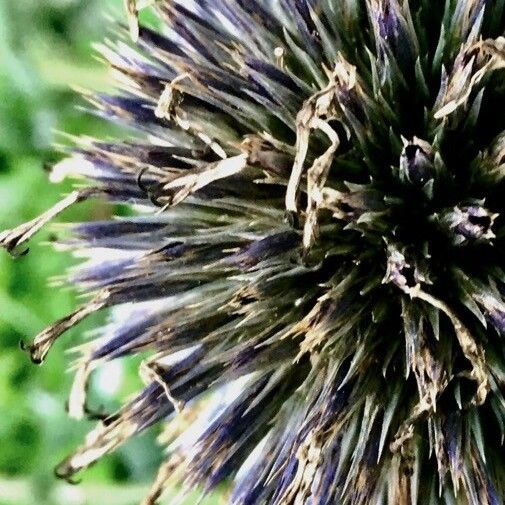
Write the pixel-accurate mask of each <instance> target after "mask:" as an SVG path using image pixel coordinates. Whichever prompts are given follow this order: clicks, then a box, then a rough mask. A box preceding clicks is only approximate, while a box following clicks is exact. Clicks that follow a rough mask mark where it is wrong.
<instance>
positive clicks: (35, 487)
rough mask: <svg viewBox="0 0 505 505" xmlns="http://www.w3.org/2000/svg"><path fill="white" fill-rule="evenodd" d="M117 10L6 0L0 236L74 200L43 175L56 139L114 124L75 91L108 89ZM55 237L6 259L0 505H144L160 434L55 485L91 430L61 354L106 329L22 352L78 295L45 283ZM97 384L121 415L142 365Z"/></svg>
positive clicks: (71, 2) (89, 213)
mask: <svg viewBox="0 0 505 505" xmlns="http://www.w3.org/2000/svg"><path fill="white" fill-rule="evenodd" d="M121 4H122V2H121V0H44V1H42V2H40V1H38V0H15V1H13V0H0V19H1V20H2V23H0V62H1V65H0V202H1V210H2V212H1V213H0V229H5V228H9V227H12V226H14V225H16V224H19V223H21V222H23V221H26V220H28V219H31V218H33V217H34V216H36V215H37V214H39V213H41V212H42V211H43V210H45V209H47V208H48V207H49V206H51V205H52V204H54V203H55V202H56V201H57V200H58V199H59V198H60V197H61V195H62V193H64V192H66V191H69V189H70V186H69V185H68V184H67V185H65V184H63V185H59V186H52V185H50V184H49V182H48V180H47V176H46V173H45V171H44V167H45V166H47V165H48V164H51V163H53V162H54V161H55V160H56V159H57V155H56V154H55V152H54V148H53V145H54V143H55V142H61V141H62V136H61V135H58V133H56V132H57V131H66V132H71V133H72V134H81V133H85V134H87V135H93V136H98V137H104V136H106V133H105V132H107V135H109V134H110V133H111V132H110V130H111V129H110V125H105V124H104V123H103V122H102V121H100V120H99V119H97V118H94V117H93V116H91V115H89V114H84V113H83V112H82V111H80V110H79V109H78V107H77V106H78V105H79V104H82V101H81V100H80V99H79V98H78V97H77V95H76V93H75V92H74V91H72V90H71V88H70V86H71V85H76V86H82V87H86V88H93V89H106V88H107V86H108V80H107V75H106V71H105V69H104V67H103V66H102V65H101V63H100V62H98V61H97V60H96V59H95V57H94V52H93V50H92V49H91V44H92V42H94V41H99V40H101V39H103V37H104V36H106V35H107V29H108V28H107V26H109V25H108V23H107V20H106V17H105V14H107V13H109V14H112V15H114V16H115V17H116V18H119V16H121V15H122V11H121ZM120 12H121V13H120ZM104 212H107V210H106V209H104V208H103V207H100V205H99V204H97V203H96V202H92V203H88V204H84V205H81V206H80V207H79V208H76V209H72V210H70V211H68V212H67V213H66V214H65V216H64V219H65V220H83V219H93V217H96V216H100V215H102V216H103V213H104ZM48 238H49V232H45V233H44V232H42V233H41V234H40V235H38V236H37V238H36V239H35V240H34V241H33V243H32V244H31V246H32V251H31V253H30V254H28V255H26V256H23V257H21V258H18V259H16V260H13V259H12V258H10V257H9V256H8V255H7V254H6V253H3V254H0V307H1V310H0V370H1V373H0V412H1V413H2V415H0V441H1V444H0V505H28V504H32V503H35V502H36V503H38V504H39V505H59V504H62V505H63V504H65V505H69V504H70V505H72V504H75V505H83V504H88V503H89V504H90V505H91V504H98V503H100V504H104V505H120V504H124V505H129V504H133V503H138V500H139V498H140V497H141V496H142V493H143V492H144V491H145V486H146V485H147V483H148V482H150V481H151V480H152V479H153V477H154V475H155V473H156V469H157V466H158V464H159V462H160V460H161V456H162V449H161V448H160V449H159V450H153V447H155V445H154V444H155V437H156V433H155V432H152V433H148V434H146V435H145V436H143V437H141V438H139V439H138V440H135V441H133V442H132V443H130V444H128V445H127V446H126V447H125V448H123V449H121V450H119V451H118V452H117V453H116V454H115V455H112V456H110V457H109V458H108V459H107V460H106V461H104V462H103V463H101V464H99V465H97V466H96V467H94V468H92V469H91V470H90V471H88V472H87V473H86V474H85V475H84V477H83V478H84V481H83V485H82V486H77V487H76V488H73V487H72V486H69V485H66V484H62V483H60V482H58V481H56V479H55V478H54V477H53V473H52V468H53V467H54V465H55V464H56V463H57V462H58V461H59V460H60V459H61V458H62V457H64V456H65V455H67V454H68V453H69V452H70V451H71V450H72V448H74V447H76V446H77V445H78V444H79V443H80V441H81V440H82V437H83V436H84V434H85V433H86V431H87V430H88V429H90V428H91V427H92V423H86V422H84V423H75V422H72V421H71V420H69V419H68V418H67V416H66V413H65V408H64V405H65V400H66V395H67V394H68V391H69V388H70V382H71V374H65V373H64V370H65V369H66V368H68V365H69V363H70V362H71V356H68V355H67V354H66V353H65V352H64V351H65V349H68V348H71V347H72V345H76V344H77V343H79V342H82V341H83V335H84V334H85V332H86V330H87V329H89V328H90V327H92V326H96V324H97V323H98V324H100V319H95V321H94V324H89V323H88V325H87V326H86V325H85V324H82V325H81V326H80V327H79V328H78V329H77V330H74V331H73V332H69V334H68V335H65V336H64V337H63V338H62V342H59V343H58V344H57V345H56V346H55V349H54V352H52V353H51V354H50V356H49V358H48V360H47V362H46V363H45V364H44V365H43V366H42V367H40V368H37V367H34V365H32V364H31V363H30V362H29V360H28V358H27V356H26V355H25V354H24V353H22V352H21V351H20V349H19V342H20V341H21V340H24V341H29V340H30V339H32V338H33V336H34V335H35V334H37V333H38V332H39V331H40V330H41V329H42V328H44V327H45V326H46V325H47V324H49V323H51V322H52V321H54V320H56V319H57V318H59V317H61V316H62V315H64V314H65V313H67V312H69V311H70V310H71V309H72V308H73V307H74V306H75V304H76V300H75V294H74V293H73V292H72V291H71V290H70V289H65V288H63V289H62V288H58V289H54V288H52V287H51V285H50V283H49V282H48V280H49V279H51V277H53V276H56V275H59V274H61V273H62V272H63V271H64V269H65V268H68V267H69V266H70V265H71V264H72V262H73V260H72V258H71V257H70V256H68V255H67V256H65V255H64V254H62V253H58V254H54V251H52V248H51V247H50V246H49V245H48V244H47V243H46V244H44V242H45V241H46V242H47V241H48ZM92 323H93V322H92ZM96 382H97V383H98V384H97V387H96V388H95V389H96V390H97V392H96V395H95V396H96V398H95V400H96V402H97V403H98V404H103V405H105V406H108V407H116V406H117V403H116V402H115V401H114V400H113V398H117V397H123V398H124V397H125V396H127V395H128V394H129V393H131V392H132V391H135V389H137V388H138V387H139V379H138V377H137V372H136V364H135V363H130V364H119V365H114V366H113V368H112V369H108V370H105V371H104V372H102V374H101V375H99V376H98V378H97V381H96ZM120 484H121V485H120ZM110 486H113V487H112V488H111V487H110ZM104 496H107V499H106V500H104V498H103V497H104ZM168 501H169V500H168ZM195 501H196V498H194V497H193V499H191V498H190V499H189V500H188V503H195ZM207 503H216V501H215V500H209V501H208V502H207Z"/></svg>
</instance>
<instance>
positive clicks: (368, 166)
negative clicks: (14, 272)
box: [1, 0, 505, 505]
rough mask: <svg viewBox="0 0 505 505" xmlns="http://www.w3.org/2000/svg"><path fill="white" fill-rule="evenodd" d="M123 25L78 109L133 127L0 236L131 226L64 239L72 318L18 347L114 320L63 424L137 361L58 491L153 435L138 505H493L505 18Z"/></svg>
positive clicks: (192, 19)
mask: <svg viewBox="0 0 505 505" xmlns="http://www.w3.org/2000/svg"><path fill="white" fill-rule="evenodd" d="M151 3H152V2H151ZM126 5H127V8H128V19H129V24H130V30H129V31H130V32H131V36H132V38H133V41H131V40H129V39H128V37H127V35H126V33H127V29H123V30H122V31H121V32H120V34H119V35H118V40H117V42H115V43H107V44H105V45H103V46H101V49H100V50H101V53H102V55H103V56H104V58H105V59H106V60H108V61H109V63H110V65H111V67H112V69H113V71H114V74H115V76H116V77H117V78H118V80H119V82H120V85H121V90H122V91H121V92H120V94H118V95H116V96H106V95H96V94H89V95H88V96H87V98H88V100H89V101H90V102H91V103H92V104H93V106H94V108H95V109H94V110H95V111H96V112H97V113H98V114H99V115H102V116H104V117H106V118H108V119H110V120H111V121H113V122H114V123H120V124H123V125H127V126H129V127H131V129H132V130H133V133H132V134H131V136H130V137H129V138H128V139H127V140H118V141H115V142H104V141H100V140H92V139H89V138H82V139H80V140H78V141H77V145H76V147H75V149H73V151H72V153H70V157H69V158H68V159H66V160H65V161H63V162H61V163H59V164H58V165H56V166H55V168H54V171H53V175H54V178H55V179H59V178H61V177H64V176H67V175H70V176H74V177H77V178H79V179H80V180H83V181H84V185H83V186H82V185H81V186H79V187H78V189H76V190H75V192H73V193H71V194H70V195H69V196H67V197H66V198H65V199H64V200H63V201H62V202H61V203H59V204H57V205H56V206H55V207H54V208H53V209H51V210H50V211H49V212H47V213H46V214H44V215H42V216H41V217H39V218H37V219H34V220H33V221H31V222H30V223H27V224H26V225H23V226H21V227H20V228H17V229H16V230H13V231H9V232H6V233H4V234H3V235H2V238H1V241H2V244H3V245H4V246H5V247H6V248H8V249H9V250H13V251H16V250H18V248H19V247H21V246H22V244H23V243H24V242H26V241H27V240H28V239H29V238H30V237H31V236H32V235H33V234H34V233H35V232H36V231H38V230H39V229H40V228H41V227H42V226H43V225H44V224H45V223H46V222H47V221H48V220H49V219H51V218H53V217H54V216H55V215H56V214H58V213H59V212H61V211H62V210H64V209H65V208H66V207H68V206H69V205H72V204H74V203H76V202H79V201H81V200H84V199H88V198H105V199H108V200H110V201H112V202H120V203H123V204H126V205H130V206H132V208H133V207H134V208H135V211H136V215H135V217H129V218H123V219H116V220H112V221H104V222H87V223H82V224H77V225H73V226H72V238H70V239H66V240H63V242H62V245H64V246H67V247H69V248H71V249H74V250H76V251H78V252H79V254H80V255H81V256H82V255H85V256H88V257H89V261H88V262H85V263H84V264H82V265H81V267H80V268H79V270H78V271H76V272H72V273H71V274H70V282H71V283H73V284H75V285H76V286H77V287H78V288H79V289H80V290H82V291H83V292H84V293H86V294H88V295H89V296H90V300H89V301H88V302H87V303H85V304H84V305H83V306H82V307H80V308H78V309H77V310H76V311H75V312H74V313H72V314H70V315H68V316H67V317H65V318H63V319H62V320H60V321H58V322H56V323H55V324H54V325H52V326H51V327H49V328H48V329H46V330H45V331H43V332H42V333H41V334H40V335H38V336H37V337H36V338H35V340H34V342H33V344H32V345H31V346H30V347H29V351H30V353H31V356H32V358H33V360H34V361H35V362H42V361H43V360H44V358H45V356H46V353H47V352H48V350H49V348H50V347H51V345H52V344H53V342H54V341H55V340H56V339H57V338H58V337H59V336H60V335H61V334H63V333H64V332H65V330H67V329H68V328H70V327H72V326H74V325H75V324H77V323H78V322H79V321H81V320H82V319H84V318H85V317H87V316H88V315H90V314H92V313H94V312H97V311H99V310H108V311H110V314H111V323H110V324H109V325H108V326H107V327H106V328H105V329H103V332H102V336H101V338H99V339H97V340H95V341H93V342H91V343H90V344H88V345H86V346H85V347H84V351H83V355H82V357H81V358H80V359H79V360H78V362H77V363H76V367H77V373H76V381H75V385H74V387H73V389H72V392H71V397H70V400H69V411H70V414H71V415H72V416H73V417H77V418H80V417H82V416H83V415H84V414H85V413H86V412H87V411H88V410H89V406H88V405H87V404H86V394H85V392H86V388H87V384H88V381H89V378H90V375H91V374H92V373H93V371H94V370H95V369H97V368H98V367H99V366H100V365H102V364H103V363H106V362H109V361H112V360H118V359H127V358H128V356H132V355H137V354H142V355H147V356H148V357H147V358H146V359H145V361H144V362H143V363H142V366H141V377H142V378H143V380H144V381H145V383H146V385H145V389H143V390H142V391H141V392H140V393H139V394H138V396H137V397H136V398H134V399H133V400H132V401H130V402H129V403H127V404H126V405H124V407H123V408H121V410H119V412H117V413H115V414H113V415H109V416H106V417H105V418H104V419H103V420H102V421H100V422H99V423H98V426H97V427H96V429H95V430H94V431H93V432H92V433H91V434H90V435H89V436H88V438H87V439H86V442H85V443H84V444H83V445H82V447H80V448H79V449H77V451H76V452H75V453H74V454H72V455H71V456H69V457H68V459H66V460H65V461H64V462H62V463H61V465H60V466H59V467H58V474H59V475H60V476H62V477H65V478H71V477H72V476H73V475H74V474H76V473H78V472H80V471H81V470H83V469H84V468H86V467H88V466H90V465H91V464H93V463H94V462H95V461H97V460H98V459H100V458H101V457H102V456H104V455H106V454H107V453H109V452H111V451H113V450H114V449H116V448H117V447H118V446H120V445H121V444H123V443H125V442H126V441H127V440H128V439H129V438H131V437H133V436H135V435H137V434H138V433H140V432H142V431H144V430H146V429H147V428H149V427H150V426H152V425H154V424H155V423H158V422H162V421H166V420H168V421H169V425H168V426H169V428H168V431H167V435H166V438H167V439H169V441H170V445H169V449H168V452H167V460H166V463H165V464H164V465H163V467H162V468H161V469H160V473H159V475H158V478H157V479H156V482H155V485H154V486H153V490H152V492H151V494H150V496H149V497H148V498H147V499H146V502H145V503H148V504H152V503H154V502H155V501H156V500H157V498H158V497H159V496H160V493H161V491H162V490H163V488H164V487H165V486H166V485H167V484H168V483H170V482H171V481H174V482H177V483H180V484H182V489H183V491H186V490H190V489H192V488H194V487H200V488H201V489H203V491H204V492H207V491H209V490H211V489H213V488H214V487H215V486H216V485H218V484H219V483H221V482H222V481H234V483H233V492H232V494H231V495H230V498H229V502H230V503H231V504H234V505H238V504H243V505H245V504H250V505H256V504H275V505H281V504H283V505H287V504H311V505H323V504H377V505H378V504H389V505H393V504H394V505H397V504H406V505H408V504H416V503H419V504H423V505H424V504H429V505H434V504H442V503H446V504H472V505H482V504H489V505H490V504H493V505H494V504H499V503H504V500H505V456H504V451H503V447H502V442H503V438H504V435H505V398H504V393H503V392H504V388H505V353H504V345H503V340H502V338H503V334H504V333H505V301H504V296H505V272H504V269H503V267H504V266H505V265H504V252H505V251H504V245H505V243H504V231H505V229H504V222H503V215H504V212H505V209H504V205H505V204H504V198H503V194H504V193H503V192H504V189H505V187H504V180H503V179H504V174H505V169H504V166H505V164H504V163H505V161H504V160H505V116H504V114H503V107H504V106H505V86H504V82H505V81H504V78H503V69H504V68H505V38H503V37H502V34H503V33H504V31H505V7H504V2H502V1H496V2H492V1H485V0H446V1H445V2H441V1H439V2H434V1H430V0H410V1H408V0H403V1H402V0H255V1H250V0H199V1H193V0H160V1H158V2H156V3H155V6H154V8H155V10H156V12H157V14H158V16H159V18H160V20H161V21H162V25H163V29H162V30H161V31H160V32H156V31H153V30H152V29H149V28H147V27H142V26H139V24H138V19H137V17H138V16H137V14H138V11H139V9H140V8H141V7H142V5H140V2H139V3H137V4H136V3H135V2H134V1H133V0H129V1H128V0H127V1H126ZM118 306H121V308H122V310H121V311H119V310H118V309H117V307H118ZM191 420H192V423H191V424H189V426H188V422H189V421H191Z"/></svg>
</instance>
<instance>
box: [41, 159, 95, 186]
mask: <svg viewBox="0 0 505 505" xmlns="http://www.w3.org/2000/svg"><path fill="white" fill-rule="evenodd" d="M100 173H101V171H100V170H98V169H97V168H96V167H95V165H94V164H93V163H91V161H89V160H86V159H85V158H83V157H81V156H73V157H71V158H65V159H64V160H62V161H60V162H59V163H56V165H54V167H53V168H52V170H51V173H50V174H49V180H50V181H51V182H54V183H59V182H62V181H64V180H65V179H66V178H67V177H98V176H99V175H100Z"/></svg>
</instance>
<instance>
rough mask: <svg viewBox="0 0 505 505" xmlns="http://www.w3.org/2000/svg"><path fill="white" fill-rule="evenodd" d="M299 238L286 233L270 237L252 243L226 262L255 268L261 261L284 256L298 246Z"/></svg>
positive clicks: (293, 233) (290, 232)
mask: <svg viewBox="0 0 505 505" xmlns="http://www.w3.org/2000/svg"><path fill="white" fill-rule="evenodd" d="M299 242H300V237H299V235H298V234H297V233H295V232H292V231H286V232H281V233H277V234H275V235H270V236H269V237H265V238H264V239H262V240H258V241H256V242H253V243H252V244H250V245H249V246H247V247H246V248H244V249H243V250H242V251H241V252H238V253H236V254H234V255H233V256H231V257H230V258H228V260H227V261H228V262H230V263H236V264H240V265H243V266H255V265H257V264H258V263H260V262H262V261H266V260H268V259H270V258H272V257H275V256H278V255H280V254H284V253H286V252H288V251H290V250H293V249H294V248H296V247H298V246H299Z"/></svg>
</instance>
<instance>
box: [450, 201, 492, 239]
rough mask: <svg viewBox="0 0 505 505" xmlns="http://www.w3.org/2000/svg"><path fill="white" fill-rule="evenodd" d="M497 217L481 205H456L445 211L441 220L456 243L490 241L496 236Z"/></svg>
mask: <svg viewBox="0 0 505 505" xmlns="http://www.w3.org/2000/svg"><path fill="white" fill-rule="evenodd" d="M497 217H498V214H494V213H492V212H491V211H489V210H488V209H486V208H485V207H481V206H480V205H469V206H456V207H454V208H453V209H451V210H448V211H446V212H444V213H443V214H442V215H441V217H440V222H441V224H442V226H443V227H444V228H445V229H446V231H447V233H448V234H449V236H450V237H451V239H452V241H453V242H454V244H456V245H465V244H469V243H473V242H477V241H479V242H488V243H489V242H491V241H492V240H493V239H494V238H495V237H496V235H495V234H494V232H493V225H494V222H495V220H496V218H497Z"/></svg>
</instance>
